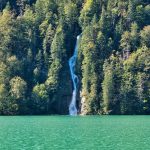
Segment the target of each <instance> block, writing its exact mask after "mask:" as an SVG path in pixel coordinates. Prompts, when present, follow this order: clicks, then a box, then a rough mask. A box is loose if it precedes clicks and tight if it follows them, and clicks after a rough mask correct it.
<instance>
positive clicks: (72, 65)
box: [69, 35, 80, 116]
mask: <svg viewBox="0 0 150 150" xmlns="http://www.w3.org/2000/svg"><path fill="white" fill-rule="evenodd" d="M79 41H80V35H79V36H77V41H76V45H75V49H74V54H73V56H72V57H71V58H70V59H69V67H70V73H71V78H72V82H73V93H72V99H71V103H70V105H69V114H70V115H72V116H76V115H77V108H76V96H77V86H78V81H79V80H78V77H77V75H76V74H75V65H76V59H77V54H78V46H79Z"/></svg>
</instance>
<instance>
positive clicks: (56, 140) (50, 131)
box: [0, 116, 150, 150]
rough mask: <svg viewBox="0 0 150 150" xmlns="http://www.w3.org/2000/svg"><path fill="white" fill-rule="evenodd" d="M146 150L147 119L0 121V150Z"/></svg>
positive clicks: (149, 121)
mask: <svg viewBox="0 0 150 150" xmlns="http://www.w3.org/2000/svg"><path fill="white" fill-rule="evenodd" d="M149 149H150V117H149V116H86V117H70V116H14V117H0V150H149Z"/></svg>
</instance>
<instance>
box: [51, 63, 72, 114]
mask: <svg viewBox="0 0 150 150" xmlns="http://www.w3.org/2000/svg"><path fill="white" fill-rule="evenodd" d="M72 90H73V88H72V81H71V76H70V71H69V65H68V63H66V65H65V66H64V69H63V70H62V73H61V81H60V85H59V88H58V90H57V93H56V94H55V95H54V97H53V100H54V102H53V104H52V106H51V110H52V113H54V114H61V115H68V114H69V104H70V102H71V97H72Z"/></svg>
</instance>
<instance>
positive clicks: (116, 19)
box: [0, 0, 150, 115]
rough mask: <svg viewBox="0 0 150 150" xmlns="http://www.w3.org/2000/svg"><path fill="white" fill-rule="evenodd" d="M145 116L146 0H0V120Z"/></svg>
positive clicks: (149, 48) (148, 68) (148, 96)
mask: <svg viewBox="0 0 150 150" xmlns="http://www.w3.org/2000/svg"><path fill="white" fill-rule="evenodd" d="M79 34H81V40H80V46H79V50H78V59H77V65H76V74H77V75H78V77H79V80H80V83H79V87H78V98H77V108H78V110H79V113H81V114H84V115H90V114H130V115H133V114H150V1H149V0H16V1H14V0H0V114H1V115H24V114H29V115H33V114H35V115H39V114H68V107H69V104H70V101H71V96H72V91H73V85H72V80H71V76H70V71H69V65H68V60H69V58H70V57H71V56H72V55H73V52H74V47H75V43H76V37H77V36H78V35H79Z"/></svg>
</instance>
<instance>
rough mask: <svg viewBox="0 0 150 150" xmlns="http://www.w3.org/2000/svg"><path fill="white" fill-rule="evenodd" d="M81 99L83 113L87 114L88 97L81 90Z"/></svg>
mask: <svg viewBox="0 0 150 150" xmlns="http://www.w3.org/2000/svg"><path fill="white" fill-rule="evenodd" d="M80 100H81V102H80V103H81V104H80V105H81V112H80V114H81V115H86V114H87V106H86V97H85V96H84V95H83V94H82V92H80Z"/></svg>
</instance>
